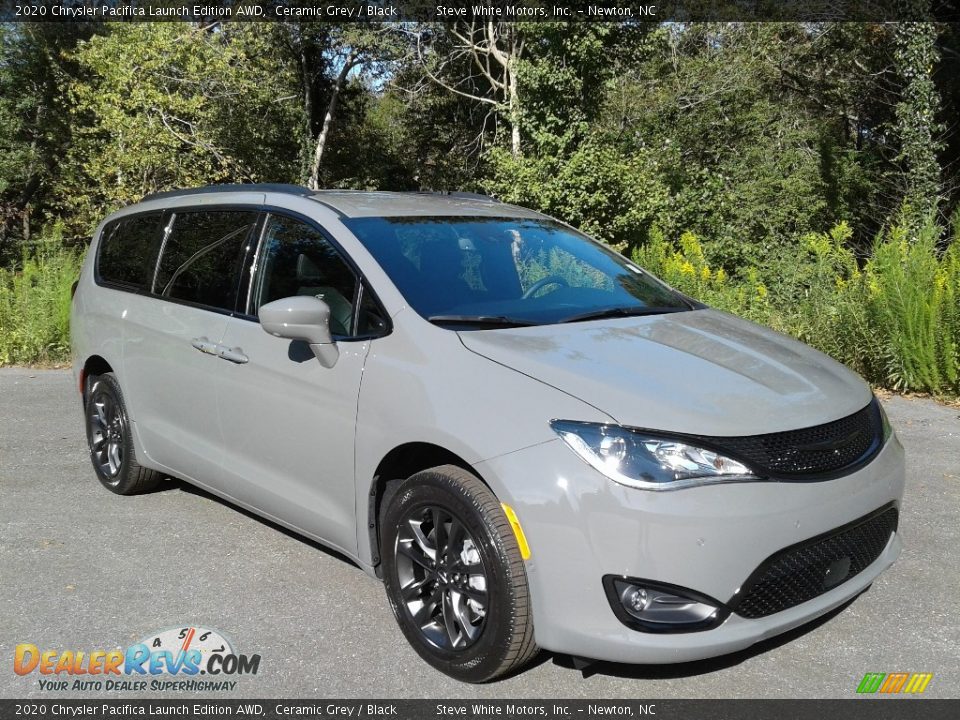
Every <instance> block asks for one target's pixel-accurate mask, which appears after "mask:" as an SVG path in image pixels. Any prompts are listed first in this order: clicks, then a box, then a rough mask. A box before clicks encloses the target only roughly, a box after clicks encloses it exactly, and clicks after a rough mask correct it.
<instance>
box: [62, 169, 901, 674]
mask: <svg viewBox="0 0 960 720" xmlns="http://www.w3.org/2000/svg"><path fill="white" fill-rule="evenodd" d="M72 333H73V353H74V372H75V376H76V381H77V387H78V389H79V391H80V393H81V394H82V397H83V406H84V410H85V419H86V429H87V437H88V440H89V446H90V457H91V459H92V461H93V467H94V470H95V472H96V474H97V477H98V478H99V480H100V482H101V483H103V485H105V486H106V487H107V488H108V489H110V490H112V491H113V492H115V493H117V494H120V495H127V494H131V493H136V492H141V491H145V490H147V489H150V488H153V487H155V486H156V485H157V484H158V482H160V481H161V479H162V478H164V477H169V476H172V477H177V478H181V479H183V480H185V481H187V482H189V483H192V484H195V485H198V486H200V487H202V488H204V489H206V490H208V491H209V492H211V493H213V494H215V495H218V496H220V497H222V498H224V499H226V500H228V501H229V502H231V503H234V504H236V505H238V506H241V507H243V508H247V509H249V510H251V511H253V512H255V513H258V514H260V515H262V516H263V517H266V518H269V519H270V520H272V521H274V522H276V523H279V524H281V525H283V526H285V527H288V528H291V529H293V530H295V531H296V532H298V533H301V534H303V535H305V536H307V537H310V538H313V539H314V540H317V541H319V542H321V543H323V544H324V545H327V546H329V547H331V548H335V549H336V550H338V551H339V552H341V553H343V554H344V555H346V556H348V557H349V558H351V559H352V560H353V561H355V562H356V563H357V564H358V565H359V566H360V567H361V568H363V569H364V570H365V571H366V572H368V573H369V574H370V575H371V576H374V577H377V578H380V579H381V580H382V581H383V583H384V586H385V587H386V592H387V596H388V598H389V602H390V605H391V607H392V609H393V612H394V614H395V616H396V619H397V622H398V623H399V625H400V628H401V630H402V631H403V633H404V635H405V636H406V638H407V640H408V641H409V642H410V644H411V645H412V646H413V647H414V649H415V650H416V651H417V652H418V653H419V654H420V655H421V656H422V657H423V658H424V659H425V660H426V661H427V662H429V663H430V664H432V665H433V666H434V667H436V668H438V669H439V670H441V671H443V672H445V673H447V674H449V675H451V676H453V677H455V678H459V679H461V680H465V681H469V682H481V681H486V680H490V679H492V678H495V677H497V676H499V675H502V674H504V673H506V672H508V671H511V670H514V669H516V668H519V667H520V666H522V665H523V664H524V663H525V662H526V661H527V660H529V659H530V658H531V657H532V656H533V655H534V654H535V653H536V652H537V649H538V648H544V649H546V650H549V651H553V652H556V653H563V654H569V655H572V656H574V657H575V658H577V659H587V660H596V659H600V660H610V661H617V662H628V663H675V662H681V661H687V660H694V659H698V658H706V657H710V656H715V655H720V654H723V653H728V652H731V651H735V650H739V649H741V648H744V647H747V646H749V645H751V644H753V643H756V642H757V641H759V640H762V639H764V638H767V637H770V636H771V635H775V634H777V633H782V632H784V631H785V630H788V629H790V628H793V627H796V626H798V625H801V624H803V623H806V622H807V621H809V620H811V619H813V618H816V617H818V616H820V615H823V614H824V613H826V612H828V611H829V610H831V609H832V608H836V607H838V606H839V605H841V604H843V603H844V602H846V601H848V600H849V599H850V598H852V597H854V596H855V595H857V594H858V593H860V592H862V591H863V590H864V589H866V588H867V587H868V586H869V585H870V584H871V583H872V582H873V581H874V580H875V579H876V578H877V576H878V575H879V574H880V573H881V572H882V571H883V570H884V569H886V568H887V567H888V566H889V565H890V564H892V563H893V561H894V560H895V559H896V557H897V555H898V554H899V552H900V548H901V543H900V538H899V534H898V532H897V519H898V510H899V504H900V498H901V495H902V492H903V485H904V459H903V450H902V448H901V446H900V443H899V442H898V440H897V438H896V436H895V435H894V433H893V432H892V430H891V428H890V425H889V424H888V422H887V419H886V416H885V415H884V412H883V409H882V408H881V407H880V404H879V403H878V402H877V400H876V398H875V397H874V396H873V394H872V393H871V391H870V388H869V387H868V386H867V385H866V384H865V383H864V382H863V380H861V379H860V378H859V377H858V376H857V375H856V374H854V373H853V372H851V371H850V370H848V369H847V368H845V367H844V366H842V365H840V364H839V363H837V362H834V361H833V360H831V359H830V358H828V357H827V356H825V355H823V354H821V353H820V352H817V351H816V350H813V349H811V348H809V347H807V346H806V345H803V344H802V343H799V342H797V341H795V340H792V339H789V338H787V337H784V336H782V335H779V334H777V333H775V332H773V331H771V330H768V329H765V328H763V327H759V326H757V325H754V324H752V323H749V322H746V321H744V320H741V319H739V318H736V317H734V316H732V315H729V314H726V313H723V312H718V311H716V310H712V309H710V308H708V307H706V306H704V305H703V304H701V303H699V302H697V301H695V300H693V299H691V298H689V297H686V296H684V295H682V294H681V293H679V292H677V291H675V290H673V289H671V288H670V287H668V286H667V285H665V284H664V283H662V282H660V281H659V280H657V279H656V278H654V277H652V276H651V275H650V274H648V273H647V272H646V271H644V270H643V269H642V268H640V267H638V266H636V265H635V264H633V263H632V262H630V261H629V260H627V259H626V258H624V257H622V256H620V255H618V254H617V253H615V252H613V251H611V250H610V249H609V248H607V247H605V246H604V245H602V244H600V243H598V242H595V241H593V240H591V239H590V238H588V237H585V236H584V235H582V234H581V233H579V232H577V231H576V230H574V229H573V228H571V227H569V226H567V225H565V224H563V223H561V222H558V221H556V220H553V219H551V218H549V217H546V216H544V215H542V214H539V213H536V212H533V211H530V210H526V209H523V208H520V207H516V206H512V205H508V204H504V203H500V202H496V201H494V200H491V199H489V198H483V197H478V196H468V195H461V194H439V193H391V192H349V191H322V192H316V191H310V190H307V189H305V188H300V187H295V186H282V185H237V186H214V187H207V188H201V189H195V190H183V191H176V192H169V193H162V194H159V195H153V196H149V197H147V198H144V200H143V201H142V202H140V203H137V204H135V205H133V206H130V207H127V208H124V209H123V210H120V211H119V212H116V213H114V214H113V215H111V216H110V217H108V218H107V219H106V220H105V221H104V222H103V223H102V224H101V225H100V227H99V228H98V229H97V231H96V234H95V237H94V240H93V244H92V246H91V249H90V252H89V254H88V256H87V259H86V262H85V264H84V267H83V270H82V273H81V276H80V279H79V282H78V285H77V288H76V293H75V296H74V301H73V313H72ZM280 571H281V572H282V569H281V570H280Z"/></svg>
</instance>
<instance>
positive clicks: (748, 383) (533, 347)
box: [459, 309, 871, 436]
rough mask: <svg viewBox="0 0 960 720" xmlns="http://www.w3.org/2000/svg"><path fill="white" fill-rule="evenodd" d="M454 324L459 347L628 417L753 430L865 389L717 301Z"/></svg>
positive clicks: (796, 420)
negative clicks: (645, 312)
mask: <svg viewBox="0 0 960 720" xmlns="http://www.w3.org/2000/svg"><path fill="white" fill-rule="evenodd" d="M459 334H460V338H461V341H462V342H463V344H464V345H465V346H466V347H467V349H469V350H471V351H473V352H475V353H477V354H479V355H482V356H484V357H486V358H488V359H490V360H492V361H494V362H497V363H500V364H502V365H505V366H507V367H510V368H513V369H514V370H516V371H518V372H521V373H524V374H525V375H528V376H530V377H532V378H534V379H536V380H539V381H541V382H544V383H546V384H548V385H551V386H553V387H555V388H557V389H558V390H561V391H563V392H565V393H567V394H569V395H572V396H574V397H577V398H579V399H580V400H583V401H584V402H586V403H589V404H590V405H593V406H594V407H596V408H597V409H598V410H600V411H602V412H604V413H606V414H608V415H609V416H611V417H612V418H614V419H615V420H616V421H617V422H619V423H621V424H623V425H628V426H633V427H644V428H650V429H657V430H667V431H673V432H683V433H694V434H702V435H718V436H723V435H757V434H762V433H769V432H778V431H782V430H791V429H796V428H801V427H809V426H811V425H819V424H821V423H825V422H829V421H831V420H836V419H838V418H841V417H844V416H846V415H850V414H852V413H854V412H856V411H857V410H860V409H861V408H863V407H864V406H865V405H866V404H867V403H868V402H870V398H871V393H870V388H869V387H868V386H867V384H866V383H865V382H864V381H863V380H862V379H861V378H860V377H859V376H858V375H857V374H856V373H854V372H852V371H851V370H849V369H847V368H846V367H844V366H843V365H841V364H840V363H838V362H836V361H835V360H832V359H831V358H829V357H828V356H826V355H824V354H823V353H821V352H819V351H817V350H814V349H813V348H811V347H809V346H807V345H804V344H803V343H800V342H797V341H796V340H793V339H791V338H788V337H786V336H784V335H781V334H779V333H776V332H774V331H772V330H769V329H767V328H764V327H760V326H759V325H755V324H754V323H751V322H748V321H746V320H742V319H740V318H738V317H735V316H733V315H729V314H727V313H723V312H719V311H717V310H709V309H707V310H692V311H690V312H679V313H670V314H665V315H652V316H647V317H636V318H618V319H612V320H606V319H605V320H594V321H589V322H577V323H569V324H562V325H541V326H535V327H520V328H510V329H496V330H482V331H464V332H461V333H459ZM565 419H568V420H576V419H577V418H565Z"/></svg>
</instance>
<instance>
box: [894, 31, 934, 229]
mask: <svg viewBox="0 0 960 720" xmlns="http://www.w3.org/2000/svg"><path fill="white" fill-rule="evenodd" d="M937 35H938V30H937V27H936V26H935V25H934V24H933V23H900V24H898V25H897V28H896V30H895V31H894V37H895V43H894V62H895V64H896V68H897V71H898V74H899V75H900V78H901V82H902V83H903V88H902V91H901V99H900V102H898V103H897V107H896V117H897V119H896V134H897V136H898V138H899V140H900V154H899V155H898V156H897V160H898V162H899V163H900V165H901V177H902V181H903V185H904V190H903V197H904V204H905V206H906V208H907V210H908V213H909V219H910V221H911V222H912V223H913V224H914V225H915V226H919V225H920V224H921V223H922V222H923V221H924V220H925V219H926V218H928V217H930V216H931V215H933V214H934V213H935V212H936V210H937V206H938V204H939V197H938V195H939V193H940V163H939V161H938V160H937V152H938V151H939V150H941V149H942V147H943V146H942V143H941V142H940V140H939V137H938V135H939V133H940V130H941V126H940V123H939V122H938V119H937V115H938V112H939V110H940V96H939V94H938V92H937V88H936V86H935V85H934V82H933V68H934V65H935V64H936V61H937V55H938V53H937V47H936V46H937Z"/></svg>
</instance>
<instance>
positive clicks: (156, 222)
mask: <svg viewBox="0 0 960 720" xmlns="http://www.w3.org/2000/svg"><path fill="white" fill-rule="evenodd" d="M162 239H163V217H162V216H161V214H160V213H151V214H149V215H137V216H135V217H129V218H123V219H121V220H119V221H117V222H115V223H111V224H110V225H109V226H108V227H107V228H105V229H104V232H103V235H102V236H101V239H100V250H99V253H98V255H97V273H98V274H99V277H100V279H101V280H105V281H106V282H111V283H118V284H120V285H124V286H127V287H130V288H131V289H136V290H147V289H149V288H150V283H151V281H152V280H153V270H154V266H155V265H156V262H157V252H158V251H159V249H160V241H161V240H162Z"/></svg>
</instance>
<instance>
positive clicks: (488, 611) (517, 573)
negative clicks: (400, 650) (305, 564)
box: [380, 465, 537, 683]
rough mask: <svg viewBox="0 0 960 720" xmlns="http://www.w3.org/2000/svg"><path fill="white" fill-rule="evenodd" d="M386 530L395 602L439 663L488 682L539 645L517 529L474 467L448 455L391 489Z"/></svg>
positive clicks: (411, 632)
mask: <svg viewBox="0 0 960 720" xmlns="http://www.w3.org/2000/svg"><path fill="white" fill-rule="evenodd" d="M381 538H382V539H381V553H380V556H381V557H382V558H383V565H384V573H383V575H384V584H385V586H386V591H387V598H388V600H389V601H390V607H391V609H392V610H393V614H394V616H395V617H396V619H397V622H398V623H399V625H400V629H401V630H402V631H403V634H404V635H405V636H406V638H407V641H408V642H409V643H410V644H411V645H412V646H413V648H414V649H415V650H416V651H417V653H418V654H419V655H420V657H422V658H423V659H424V660H426V661H427V662H428V663H430V664H431V665H432V666H433V667H435V668H436V669H438V670H440V671H441V672H443V673H446V674H447V675H450V676H451V677H453V678H456V679H457V680H462V681H464V682H471V683H481V682H487V681H488V680H493V679H494V678H497V677H499V676H501V675H504V674H506V673H508V672H511V671H514V670H517V669H518V668H520V667H522V666H523V665H524V664H526V663H527V662H528V661H529V660H530V659H531V658H532V657H533V656H534V655H535V654H536V653H537V646H536V644H535V643H534V637H533V614H532V608H531V603H530V593H529V589H528V586H527V575H526V569H525V568H524V564H523V558H522V557H521V556H520V549H519V547H518V546H517V540H516V537H515V536H514V534H513V529H512V528H511V527H510V523H509V522H508V521H507V518H506V516H505V515H504V512H503V508H502V507H501V506H500V503H499V502H498V501H497V498H496V497H495V496H494V494H493V493H492V492H490V490H489V489H488V488H487V486H486V485H484V484H483V483H482V482H481V481H480V480H478V479H477V478H476V477H475V476H474V475H471V474H470V473H469V472H467V471H466V470H464V469H462V468H459V467H456V466H454V465H444V466H441V467H436V468H432V469H430V470H424V471H423V472H419V473H417V474H416V475H413V476H412V477H410V478H408V479H407V480H404V481H403V482H402V483H401V484H400V485H399V486H398V487H397V490H396V492H394V493H392V494H391V495H390V496H388V498H387V505H386V507H385V510H384V513H383V521H382V524H381Z"/></svg>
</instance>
